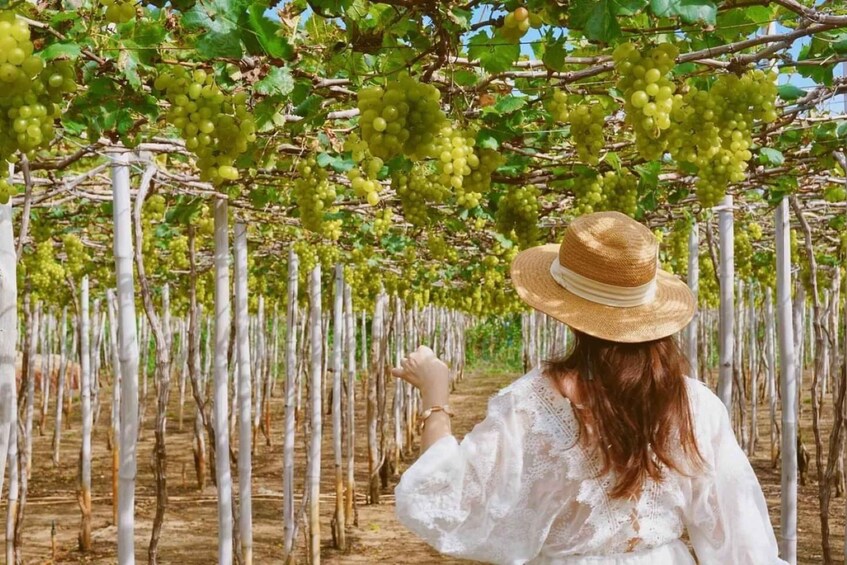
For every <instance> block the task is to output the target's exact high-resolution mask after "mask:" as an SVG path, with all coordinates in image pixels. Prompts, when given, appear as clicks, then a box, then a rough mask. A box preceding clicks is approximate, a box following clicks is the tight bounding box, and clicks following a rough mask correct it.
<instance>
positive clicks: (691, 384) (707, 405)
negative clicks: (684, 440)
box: [685, 377, 726, 436]
mask: <svg viewBox="0 0 847 565" xmlns="http://www.w3.org/2000/svg"><path fill="white" fill-rule="evenodd" d="M685 383H686V385H687V389H688V402H689V405H690V406H691V415H692V419H693V421H694V426H695V428H696V430H697V432H698V435H703V434H705V435H709V436H711V435H714V434H715V433H716V432H717V431H718V430H719V429H720V422H721V418H722V416H724V415H726V406H725V405H724V403H723V401H722V400H721V399H720V398H718V395H716V394H715V393H714V391H713V390H712V389H711V388H709V385H707V384H706V383H704V382H703V381H699V380H697V379H692V378H691V377H686V378H685Z"/></svg>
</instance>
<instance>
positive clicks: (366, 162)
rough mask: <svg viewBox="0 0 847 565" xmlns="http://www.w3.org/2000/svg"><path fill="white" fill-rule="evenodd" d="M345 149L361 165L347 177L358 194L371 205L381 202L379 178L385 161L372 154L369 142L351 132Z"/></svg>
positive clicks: (345, 143)
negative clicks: (369, 149)
mask: <svg viewBox="0 0 847 565" xmlns="http://www.w3.org/2000/svg"><path fill="white" fill-rule="evenodd" d="M344 150H345V151H350V154H351V156H352V157H353V161H355V162H356V163H357V164H358V165H359V167H358V168H353V169H350V170H349V171H347V178H348V180H349V181H350V186H351V187H352V188H353V192H354V193H355V194H356V196H358V197H360V198H364V199H366V200H367V202H368V204H370V205H371V206H376V205H377V204H379V190H380V188H382V187H381V185H380V184H379V181H378V180H377V177H378V176H379V172H380V171H381V170H382V166H383V161H382V159H380V158H379V157H373V156H371V153H370V151H368V144H367V143H365V142H364V141H363V140H362V139H361V138H360V137H359V136H358V135H356V134H355V133H351V134H350V136H349V137H348V138H347V139H346V140H345V141H344Z"/></svg>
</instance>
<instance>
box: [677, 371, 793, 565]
mask: <svg viewBox="0 0 847 565" xmlns="http://www.w3.org/2000/svg"><path fill="white" fill-rule="evenodd" d="M692 386H694V387H696V394H697V395H698V397H699V398H698V400H699V402H698V404H699V406H697V408H696V409H695V410H696V412H697V414H696V416H695V418H696V422H697V435H698V447H699V448H700V451H701V453H702V455H703V457H704V459H705V460H706V464H707V466H708V469H707V470H706V472H704V473H702V474H701V475H700V476H697V477H695V478H694V479H692V480H691V483H690V487H691V491H690V493H689V496H690V501H689V503H688V504H687V505H686V509H685V521H686V526H687V528H688V533H689V536H690V538H691V543H692V545H693V546H694V550H695V552H696V553H697V558H698V559H699V560H700V562H701V563H734V564H737V565H760V564H761V565H782V564H785V563H786V562H785V561H783V560H782V559H780V558H779V557H778V548H777V543H776V537H775V536H774V532H773V528H772V527H771V522H770V518H769V516H768V507H767V505H766V504H765V497H764V495H763V494H762V489H761V487H760V486H759V482H758V480H757V479H756V475H755V474H754V473H753V469H752V467H751V466H750V462H749V461H748V459H747V457H746V456H745V455H744V452H743V451H742V450H741V448H740V447H739V446H738V443H737V442H736V440H735V436H734V435H733V433H732V428H731V426H730V422H729V417H728V415H727V412H726V408H725V407H724V405H723V403H722V402H721V401H720V400H719V399H718V398H717V397H716V396H715V395H714V394H713V393H712V392H711V391H710V390H708V389H707V388H706V387H705V386H704V385H702V384H696V385H692Z"/></svg>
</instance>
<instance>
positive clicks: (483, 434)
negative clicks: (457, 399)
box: [395, 394, 543, 564]
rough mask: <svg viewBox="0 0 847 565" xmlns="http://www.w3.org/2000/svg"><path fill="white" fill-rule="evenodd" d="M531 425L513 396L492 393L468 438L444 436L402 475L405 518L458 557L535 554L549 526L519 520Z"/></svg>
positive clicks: (399, 494) (399, 501)
mask: <svg viewBox="0 0 847 565" xmlns="http://www.w3.org/2000/svg"><path fill="white" fill-rule="evenodd" d="M524 430H525V422H524V421H523V415H522V414H519V413H517V412H516V411H515V406H514V398H513V396H512V395H511V394H500V395H498V396H495V397H494V398H492V399H491V400H490V401H489V404H488V415H487V417H486V418H485V420H484V421H483V422H481V423H480V424H478V425H477V426H476V427H475V428H474V429H473V430H472V431H471V432H470V433H469V434H467V435H466V436H465V438H464V439H463V440H462V442H461V443H458V442H457V441H456V439H455V438H454V437H453V436H446V437H444V438H441V439H440V440H438V441H437V442H436V443H434V444H433V445H432V446H431V447H430V448H429V449H428V450H427V451H426V452H424V453H423V455H421V457H420V458H419V459H418V460H417V461H416V462H415V464H414V465H412V466H411V467H410V468H409V469H408V470H407V471H406V472H405V473H404V474H403V477H402V478H401V480H400V484H398V485H397V488H396V490H395V494H396V505H397V517H398V518H399V520H400V521H401V522H402V523H403V524H404V525H405V526H406V527H407V528H409V529H410V530H412V531H413V532H415V533H416V534H417V535H418V536H420V537H421V538H423V539H424V540H425V541H426V542H427V543H429V544H430V545H432V546H433V547H434V548H435V549H437V550H438V551H440V552H441V553H446V554H448V555H452V556H455V557H463V558H466V559H475V560H479V561H486V562H489V563H509V564H512V563H515V564H517V563H524V562H526V561H528V560H529V559H531V558H532V557H534V556H535V555H536V554H537V553H538V551H539V549H540V547H541V543H542V537H541V536H542V535H543V532H540V531H535V532H533V531H531V528H532V527H533V525H532V524H531V523H524V524H522V523H520V522H519V521H517V520H515V519H514V517H515V516H516V515H520V514H524V513H523V512H521V511H520V510H521V509H520V508H519V507H520V506H522V505H523V506H525V505H526V504H527V502H526V501H522V500H521V495H520V493H521V491H522V490H524V489H523V488H521V480H522V471H523V466H524V457H523V436H524ZM524 486H526V485H524ZM507 521H508V524H506V522H507ZM528 522H532V521H531V520H529V521H528Z"/></svg>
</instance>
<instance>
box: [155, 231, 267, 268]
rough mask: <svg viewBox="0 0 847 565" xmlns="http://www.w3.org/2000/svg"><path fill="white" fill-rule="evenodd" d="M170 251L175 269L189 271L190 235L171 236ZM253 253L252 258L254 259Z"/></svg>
mask: <svg viewBox="0 0 847 565" xmlns="http://www.w3.org/2000/svg"><path fill="white" fill-rule="evenodd" d="M168 251H169V252H170V259H171V260H170V263H171V265H172V266H173V268H174V269H179V270H184V271H187V270H188V268H189V266H190V265H189V264H188V237H187V236H184V235H177V236H174V237H172V238H171V240H170V241H169V242H168ZM252 257H253V256H252V255H250V258H251V259H252Z"/></svg>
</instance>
